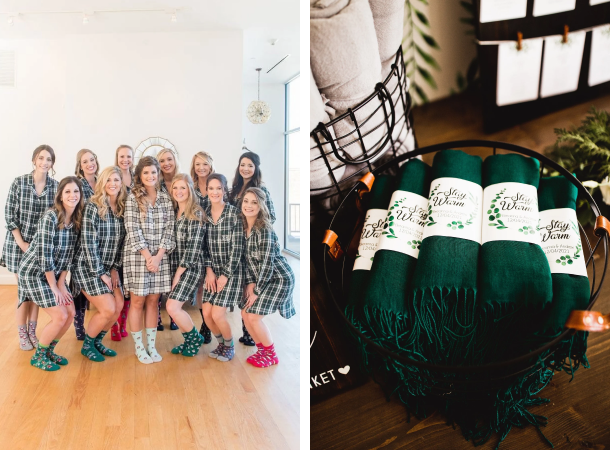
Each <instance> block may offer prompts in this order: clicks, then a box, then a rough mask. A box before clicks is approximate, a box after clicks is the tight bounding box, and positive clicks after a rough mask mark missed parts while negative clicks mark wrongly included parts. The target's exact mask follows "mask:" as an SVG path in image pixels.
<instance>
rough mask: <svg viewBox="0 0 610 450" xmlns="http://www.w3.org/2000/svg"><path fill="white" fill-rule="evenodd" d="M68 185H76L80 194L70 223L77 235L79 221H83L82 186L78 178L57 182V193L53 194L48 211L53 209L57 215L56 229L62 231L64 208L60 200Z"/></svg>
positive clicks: (64, 220)
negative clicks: (51, 203)
mask: <svg viewBox="0 0 610 450" xmlns="http://www.w3.org/2000/svg"><path fill="white" fill-rule="evenodd" d="M70 183H74V184H76V186H77V187H78V191H79V192H80V198H79V200H78V205H76V208H74V212H73V213H72V223H73V224H74V228H75V229H76V232H77V233H78V232H79V231H80V226H81V221H82V220H83V209H84V203H85V202H84V201H83V184H82V183H81V181H80V179H79V178H78V177H75V176H67V177H65V178H64V179H63V180H61V181H60V182H59V186H57V193H56V194H55V201H54V202H53V206H52V207H51V208H50V209H53V210H54V211H55V213H56V214H57V222H58V228H59V229H60V230H63V229H64V227H65V226H66V223H65V222H66V208H64V204H63V203H62V201H61V198H62V197H63V193H64V188H65V187H66V186H67V185H68V184H70Z"/></svg>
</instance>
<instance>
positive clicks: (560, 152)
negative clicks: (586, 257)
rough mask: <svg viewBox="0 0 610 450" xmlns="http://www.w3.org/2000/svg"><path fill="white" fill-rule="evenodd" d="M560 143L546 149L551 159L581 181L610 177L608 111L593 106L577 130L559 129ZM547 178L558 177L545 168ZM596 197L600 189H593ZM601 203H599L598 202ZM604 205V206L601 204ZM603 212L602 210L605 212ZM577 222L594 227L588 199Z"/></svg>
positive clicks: (580, 207) (582, 203) (578, 207)
mask: <svg viewBox="0 0 610 450" xmlns="http://www.w3.org/2000/svg"><path fill="white" fill-rule="evenodd" d="M555 134H556V135H557V141H556V142H555V144H554V145H553V146H552V147H551V148H549V149H547V153H549V156H550V157H551V158H552V159H554V160H555V161H556V162H557V163H558V164H559V165H561V166H562V167H564V168H565V169H566V170H568V171H569V172H570V173H573V174H574V175H575V176H576V178H578V180H579V181H581V182H582V181H589V180H592V181H597V182H598V183H601V182H602V181H603V179H604V178H605V177H607V176H610V116H609V115H608V112H606V111H598V110H597V109H596V108H595V107H594V106H593V107H591V110H590V112H589V114H588V115H587V116H586V117H585V119H584V120H583V121H582V124H581V125H580V126H579V127H578V128H572V129H571V130H567V129H565V128H556V129H555ZM544 173H545V175H550V176H554V175H559V174H558V173H557V172H553V171H549V170H548V169H545V172H544ZM590 191H591V193H592V194H593V195H595V194H599V188H593V189H590ZM597 203H598V204H599V202H597ZM600 206H604V205H600ZM602 212H603V211H602ZM576 213H577V215H578V220H579V221H580V223H581V224H582V225H583V226H584V225H591V224H593V221H594V216H593V213H592V211H591V208H590V207H589V204H588V202H587V201H586V200H583V199H580V200H579V201H578V204H577V205H576Z"/></svg>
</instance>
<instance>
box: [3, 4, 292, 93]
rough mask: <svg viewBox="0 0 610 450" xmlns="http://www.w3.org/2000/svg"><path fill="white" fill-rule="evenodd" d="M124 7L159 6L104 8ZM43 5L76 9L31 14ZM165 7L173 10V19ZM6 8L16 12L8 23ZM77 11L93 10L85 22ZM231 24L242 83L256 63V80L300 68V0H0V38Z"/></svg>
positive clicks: (273, 79)
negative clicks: (240, 41) (238, 34)
mask: <svg viewBox="0 0 610 450" xmlns="http://www.w3.org/2000/svg"><path fill="white" fill-rule="evenodd" d="M129 9H135V10H159V11H149V12H145V11H140V12H129V13H128V12H120V13H112V12H103V11H109V10H122V11H124V10H129ZM42 11H45V12H48V11H58V12H59V11H74V12H75V13H74V14H64V13H57V14H48V13H45V14H32V13H33V12H42ZM170 11H176V18H177V21H176V22H175V23H172V21H171V14H169V12H170ZM7 13H19V15H18V16H17V17H16V18H15V19H14V24H13V25H12V26H10V25H9V24H8V22H7V21H8V17H9V14H7ZM82 13H88V15H89V13H93V14H92V15H90V17H89V23H88V24H87V25H83V14H82ZM236 29H239V30H242V31H243V35H244V54H243V71H244V72H243V80H244V83H248V84H249V83H256V80H257V74H256V71H255V70H254V69H255V68H256V67H261V68H262V69H263V70H262V71H261V84H270V83H283V82H285V81H287V80H288V79H290V78H291V77H293V76H294V75H296V74H297V73H299V0H216V1H211V0H162V1H154V0H0V39H30V38H37V39H41V38H57V37H61V36H65V35H71V34H89V33H91V34H100V33H138V32H174V31H204V30H236ZM273 39H277V43H276V44H275V45H271V40H273ZM287 54H290V57H289V58H287V59H286V60H284V61H283V62H282V63H281V64H280V65H278V66H277V67H276V68H275V69H273V70H272V71H271V73H269V74H266V72H267V71H268V70H269V69H271V67H272V66H273V65H275V64H276V63H277V62H278V61H280V60H281V59H282V58H283V57H284V56H286V55H287Z"/></svg>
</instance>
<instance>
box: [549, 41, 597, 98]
mask: <svg viewBox="0 0 610 450" xmlns="http://www.w3.org/2000/svg"><path fill="white" fill-rule="evenodd" d="M586 35H587V33H586V32H585V31H576V32H574V33H570V34H569V35H568V42H567V43H565V44H564V43H563V38H562V37H561V36H552V37H548V38H545V39H544V61H543V63H542V82H541V84H540V97H543V98H544V97H550V96H552V95H558V94H565V93H566V92H574V91H575V90H576V89H578V79H579V78H580V65H581V63H582V54H583V50H584V48H585V36H586Z"/></svg>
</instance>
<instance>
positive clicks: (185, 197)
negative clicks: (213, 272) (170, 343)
mask: <svg viewBox="0 0 610 450" xmlns="http://www.w3.org/2000/svg"><path fill="white" fill-rule="evenodd" d="M170 188H171V193H172V200H173V201H174V207H175V210H176V249H175V250H174V251H173V252H172V254H171V255H170V261H171V263H172V273H173V274H174V277H173V280H172V291H171V292H170V293H169V295H168V297H167V298H168V300H167V312H168V313H169V314H170V315H171V317H174V319H175V320H176V323H177V324H178V326H179V327H180V331H182V335H183V336H184V344H181V345H179V346H177V347H175V348H174V349H172V353H174V354H180V353H182V354H183V355H184V356H195V355H196V354H197V353H198V352H199V348H200V347H201V345H202V344H203V343H204V338H203V336H202V335H201V334H199V332H198V331H197V329H196V328H195V325H194V324H193V320H192V319H191V316H190V315H189V313H187V312H186V311H183V310H182V306H183V305H184V303H185V302H187V301H191V300H192V299H193V295H195V292H196V291H197V288H198V287H199V281H200V280H201V278H202V275H203V258H202V255H201V249H202V247H203V243H204V238H205V232H206V225H205V223H204V221H203V219H204V212H203V210H202V209H201V207H200V206H199V204H198V202H197V197H195V191H194V189H193V182H192V180H191V177H189V176H188V175H187V174H185V173H179V174H178V175H176V176H175V177H174V179H173V181H172V184H171V185H170Z"/></svg>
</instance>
